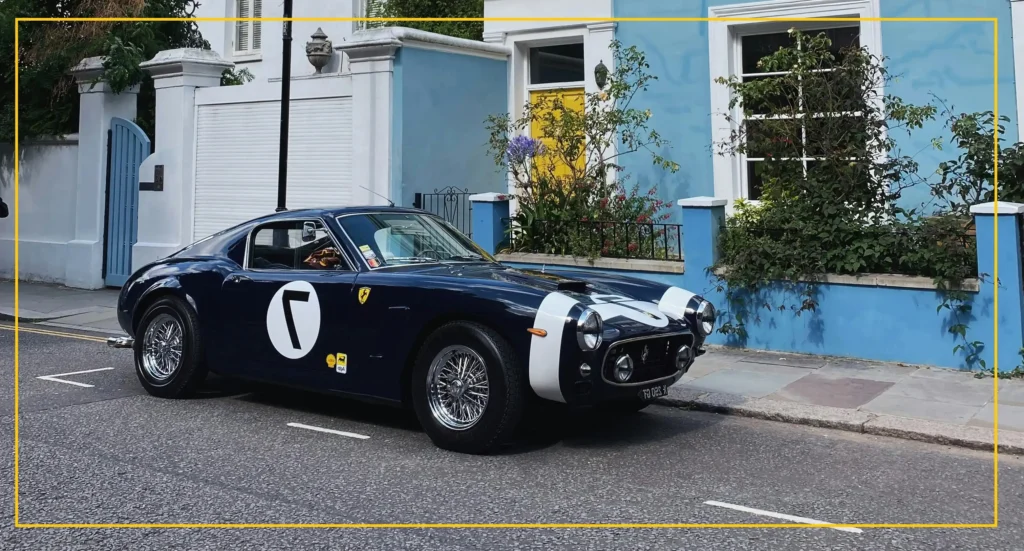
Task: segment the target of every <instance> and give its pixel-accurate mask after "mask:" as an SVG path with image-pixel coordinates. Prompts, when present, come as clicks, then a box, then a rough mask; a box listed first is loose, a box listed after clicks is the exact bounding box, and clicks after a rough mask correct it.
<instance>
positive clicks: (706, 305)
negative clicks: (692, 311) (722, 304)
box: [696, 300, 715, 337]
mask: <svg viewBox="0 0 1024 551" xmlns="http://www.w3.org/2000/svg"><path fill="white" fill-rule="evenodd" d="M696 317H697V330H698V331H700V334H701V336H704V337H706V336H708V335H710V334H711V332H712V331H714V330H715V307H714V305H712V304H711V303H710V302H708V301H706V300H702V301H701V303H700V306H698V307H697V313H696Z"/></svg>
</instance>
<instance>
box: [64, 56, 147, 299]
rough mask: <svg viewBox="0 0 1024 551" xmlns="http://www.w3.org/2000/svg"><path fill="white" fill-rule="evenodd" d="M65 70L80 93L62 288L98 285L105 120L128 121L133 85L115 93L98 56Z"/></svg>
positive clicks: (104, 198)
mask: <svg viewBox="0 0 1024 551" xmlns="http://www.w3.org/2000/svg"><path fill="white" fill-rule="evenodd" d="M71 73H72V74H73V75H74V76H75V81H76V82H77V84H78V93H79V94H80V97H79V101H80V106H81V109H80V112H79V115H78V184H77V186H76V188H75V234H74V239H73V240H72V241H70V242H69V243H68V246H67V249H66V251H67V253H66V263H65V266H66V268H65V275H64V283H65V285H67V286H68V287H77V288H81V289H99V288H102V287H103V249H104V247H105V243H104V242H103V236H104V229H105V228H104V214H105V213H106V206H107V205H106V201H107V193H106V189H107V131H108V130H109V129H110V119H112V118H113V117H121V118H124V119H128V120H133V119H134V118H135V115H136V112H137V100H138V92H139V88H138V86H135V87H132V88H130V89H128V90H125V91H123V92H121V93H119V94H115V93H114V92H112V91H111V89H110V86H109V85H108V84H107V83H106V82H103V81H102V80H101V77H102V75H103V58H100V57H90V58H86V59H83V60H82V61H81V62H80V63H79V64H78V65H76V66H75V67H74V68H73V69H72V70H71Z"/></svg>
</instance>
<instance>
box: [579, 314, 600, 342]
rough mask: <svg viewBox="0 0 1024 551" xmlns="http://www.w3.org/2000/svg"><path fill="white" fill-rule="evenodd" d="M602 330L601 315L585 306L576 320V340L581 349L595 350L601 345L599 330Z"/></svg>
mask: <svg viewBox="0 0 1024 551" xmlns="http://www.w3.org/2000/svg"><path fill="white" fill-rule="evenodd" d="M602 331H604V321H603V320H601V315H600V314H598V313H597V312H595V311H593V310H591V309H590V308H587V309H586V310H583V314H581V315H580V319H579V320H578V321H577V322H576V342H578V343H579V345H580V348H582V349H583V350H597V348H598V347H599V346H601V332H602Z"/></svg>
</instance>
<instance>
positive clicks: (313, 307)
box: [267, 281, 320, 360]
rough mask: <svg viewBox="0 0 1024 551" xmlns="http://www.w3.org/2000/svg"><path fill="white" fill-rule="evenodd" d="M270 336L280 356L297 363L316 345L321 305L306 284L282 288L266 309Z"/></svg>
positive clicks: (304, 282) (314, 290)
mask: <svg viewBox="0 0 1024 551" xmlns="http://www.w3.org/2000/svg"><path fill="white" fill-rule="evenodd" d="M267 333H268V334H269V335H270V342H271V343H272V344H273V345H274V348H275V349H277V351H278V353H279V354H281V355H282V356H284V357H285V358H288V359H290V360H297V359H299V358H302V357H303V356H305V355H306V354H309V352H310V350H313V345H315V344H316V339H317V337H319V336H320V301H319V299H318V298H317V296H316V289H314V288H313V286H312V285H310V284H309V282H307V281H292V282H290V283H287V284H285V285H283V286H282V287H281V288H280V289H278V290H277V293H275V294H274V298H272V299H270V307H269V308H267Z"/></svg>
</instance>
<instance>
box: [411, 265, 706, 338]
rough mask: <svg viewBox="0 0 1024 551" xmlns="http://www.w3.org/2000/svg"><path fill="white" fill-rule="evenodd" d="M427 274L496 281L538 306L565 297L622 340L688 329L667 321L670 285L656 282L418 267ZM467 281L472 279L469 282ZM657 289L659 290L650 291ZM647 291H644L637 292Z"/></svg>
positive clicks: (481, 267) (684, 324)
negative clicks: (554, 296) (555, 296)
mask: <svg viewBox="0 0 1024 551" xmlns="http://www.w3.org/2000/svg"><path fill="white" fill-rule="evenodd" d="M417 271H418V272H419V273H421V274H423V275H428V274H429V275H433V276H442V277H452V278H457V279H462V280H476V281H494V282H501V283H505V284H511V285H515V286H516V287H518V288H519V289H529V290H531V291H533V293H532V294H533V295H534V296H535V297H536V300H537V303H536V304H534V305H532V306H533V307H540V305H541V303H542V302H543V301H544V300H545V299H546V298H547V297H548V296H549V295H552V294H560V295H565V296H566V297H568V298H570V299H572V300H573V301H576V302H578V303H579V304H580V305H581V306H582V307H589V308H592V309H594V310H596V311H597V312H598V313H600V314H601V317H602V318H603V319H604V322H605V327H606V328H612V329H614V330H615V331H616V332H617V333H618V334H619V335H620V336H623V337H626V336H637V335H640V334H649V333H662V332H666V333H671V332H680V331H684V330H688V328H689V324H688V323H687V322H686V321H684V320H680V319H676V318H674V317H669V316H667V315H666V314H665V313H664V311H663V310H664V309H663V308H661V304H660V300H659V299H661V298H662V295H663V294H664V292H665V289H666V288H667V287H665V286H659V285H658V284H654V283H653V282H646V281H644V282H642V286H637V285H635V284H622V283H620V282H617V281H613V280H609V279H607V278H601V280H600V281H597V279H598V278H590V277H588V274H587V273H580V277H579V278H576V277H572V276H570V275H569V274H566V273H565V272H562V273H560V274H553V273H550V272H545V271H543V270H530V269H521V268H513V267H510V266H504V265H501V264H487V263H465V264H463V263H452V264H445V265H442V266H437V265H434V266H431V267H426V266H423V267H420V269H419V270H417ZM467 283H469V281H467ZM653 287H658V289H657V290H652V288H653ZM640 289H644V290H645V291H646V292H644V293H640V292H636V291H639V290H640Z"/></svg>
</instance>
